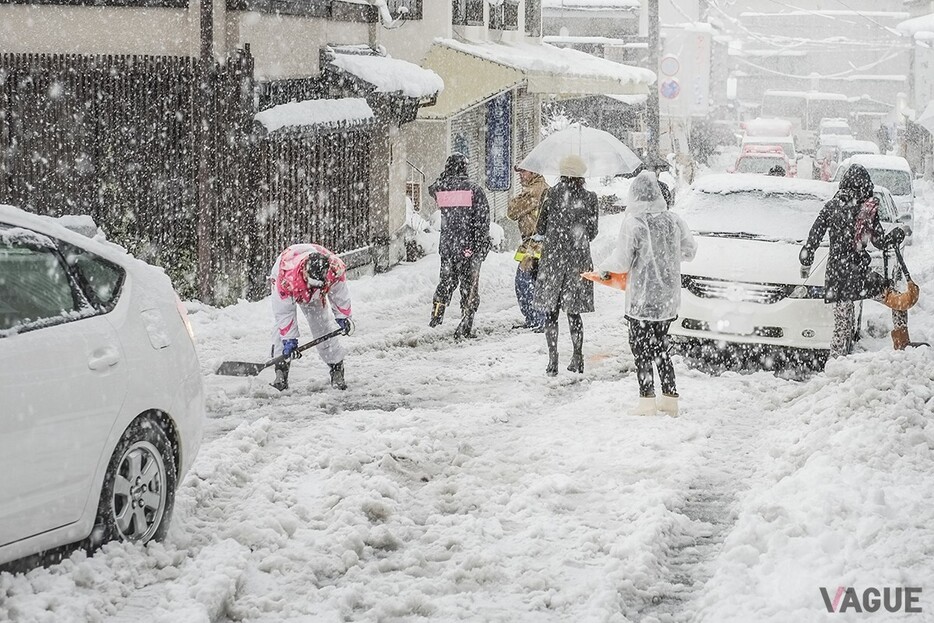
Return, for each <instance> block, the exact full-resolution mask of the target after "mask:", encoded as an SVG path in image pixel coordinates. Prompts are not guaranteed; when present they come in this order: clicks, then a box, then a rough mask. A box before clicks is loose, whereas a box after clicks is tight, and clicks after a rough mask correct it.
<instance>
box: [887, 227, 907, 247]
mask: <svg viewBox="0 0 934 623" xmlns="http://www.w3.org/2000/svg"><path fill="white" fill-rule="evenodd" d="M886 242H887V243H888V246H890V247H900V246H902V243H903V242H905V230H904V229H902V228H901V227H896V228H895V229H893V230H892V231H890V232H889V235H888V237H887V240H886Z"/></svg>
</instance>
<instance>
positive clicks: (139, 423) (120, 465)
mask: <svg viewBox="0 0 934 623" xmlns="http://www.w3.org/2000/svg"><path fill="white" fill-rule="evenodd" d="M177 479H178V467H177V466H176V464H175V454H174V453H173V452H172V445H171V442H170V441H169V438H168V436H167V435H166V433H165V431H164V430H163V428H162V426H161V425H160V424H159V423H158V422H156V421H155V420H153V419H150V418H147V417H140V418H137V419H136V420H134V422H133V423H132V424H130V426H129V428H127V429H126V431H125V432H124V433H123V436H122V437H121V438H120V441H119V442H118V443H117V447H116V448H114V452H113V455H111V457H110V462H109V463H108V465H107V472H106V474H105V476H104V483H103V486H102V487H101V497H100V502H99V504H98V509H97V518H96V520H95V522H94V531H93V532H92V534H91V538H90V546H91V549H95V548H97V547H99V546H100V545H102V544H104V543H106V542H108V541H115V540H119V541H134V542H138V543H147V542H149V541H152V540H156V541H161V540H162V539H164V538H165V535H166V532H168V529H169V522H170V520H171V518H172V510H173V508H174V507H175V488H176V484H177Z"/></svg>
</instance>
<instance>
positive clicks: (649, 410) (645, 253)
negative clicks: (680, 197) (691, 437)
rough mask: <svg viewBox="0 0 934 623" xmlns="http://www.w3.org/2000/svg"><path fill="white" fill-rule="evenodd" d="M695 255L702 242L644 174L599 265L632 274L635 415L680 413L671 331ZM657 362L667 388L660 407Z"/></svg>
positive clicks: (629, 299) (630, 318) (629, 294)
mask: <svg viewBox="0 0 934 623" xmlns="http://www.w3.org/2000/svg"><path fill="white" fill-rule="evenodd" d="M696 252H697V243H696V242H695V241H694V237H693V236H692V235H691V230H690V229H688V226H687V224H686V223H685V222H684V220H683V219H682V218H681V217H680V216H678V215H677V214H675V213H673V212H669V211H668V205H667V204H666V202H665V199H664V198H663V196H662V192H661V189H660V188H659V185H658V181H657V179H656V177H655V173H652V172H651V171H643V172H642V173H640V174H639V175H638V176H636V178H635V179H634V180H633V182H632V185H631V186H630V187H629V201H628V203H627V204H626V214H625V216H624V217H623V224H622V226H621V227H620V231H619V238H618V239H617V241H616V249H615V250H614V251H613V253H612V255H610V257H609V258H608V259H607V260H606V262H605V263H604V265H603V266H601V267H600V269H601V271H602V272H615V273H628V274H629V276H628V280H627V285H626V319H627V320H628V321H629V345H630V347H631V348H632V354H633V357H634V358H635V360H636V374H637V376H638V379H639V395H640V398H639V403H638V405H637V406H636V408H635V409H634V410H633V411H632V414H633V415H654V414H655V412H656V409H657V410H659V411H662V412H664V413H668V414H669V415H677V414H678V390H677V387H676V385H675V370H674V366H673V365H672V363H671V357H670V355H669V354H668V348H669V344H668V327H669V326H670V325H671V322H672V321H673V320H674V319H675V318H677V317H678V307H679V306H680V304H681V262H682V261H688V260H691V259H693V258H694V254H695V253H696ZM653 363H654V364H655V366H656V367H657V368H658V376H659V380H660V381H661V386H662V397H661V398H659V400H658V402H657V403H656V399H655V379H654V376H653V369H652V365H653Z"/></svg>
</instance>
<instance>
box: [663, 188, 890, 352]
mask: <svg viewBox="0 0 934 623" xmlns="http://www.w3.org/2000/svg"><path fill="white" fill-rule="evenodd" d="M835 192H836V186H835V185H833V184H830V183H827V182H819V181H812V180H801V179H794V178H783V177H767V176H761V175H739V174H734V175H710V176H706V177H702V178H700V179H698V180H697V181H695V183H694V185H693V187H692V188H691V190H690V191H689V192H688V193H686V196H685V197H684V198H683V200H682V201H681V202H679V203H678V205H677V206H676V210H677V211H678V212H679V213H680V214H681V216H682V217H684V219H685V221H687V223H688V225H689V226H690V227H691V229H692V230H694V233H695V237H696V240H697V256H696V257H695V258H694V260H692V261H690V262H686V263H684V264H683V265H682V278H681V284H682V290H681V309H680V313H679V317H678V319H677V320H676V321H675V322H674V323H672V326H671V329H670V334H671V335H672V336H674V337H675V339H676V340H681V341H688V340H700V341H712V342H714V343H715V344H741V345H742V344H746V345H764V346H768V347H785V348H795V349H808V350H810V351H814V352H815V353H816V352H819V351H825V350H827V349H829V348H830V338H831V335H832V333H833V314H832V312H831V307H832V306H830V305H827V304H825V303H824V269H825V264H826V261H827V251H828V249H827V246H826V242H825V244H824V245H823V246H821V247H820V248H819V249H818V250H817V253H816V256H815V260H814V264H813V266H812V270H811V272H810V275H809V276H808V277H807V278H802V277H801V274H800V264H799V261H798V253H799V252H800V250H801V246H802V245H803V244H804V241H805V240H806V239H807V235H808V232H809V231H810V228H811V225H812V224H813V222H814V219H815V218H816V217H817V214H818V212H820V209H821V208H822V207H823V205H824V204H825V203H826V202H827V200H829V199H830V198H831V197H833V194H834V193H835ZM880 205H883V207H882V208H881V209H880V220H883V221H885V226H886V227H887V228H892V227H895V226H896V224H895V223H894V222H893V219H894V214H892V210H891V203H890V202H889V203H887V204H885V203H884V201H883V204H880ZM878 259H879V262H880V270H881V255H880V256H879V258H878Z"/></svg>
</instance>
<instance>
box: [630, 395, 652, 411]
mask: <svg viewBox="0 0 934 623" xmlns="http://www.w3.org/2000/svg"><path fill="white" fill-rule="evenodd" d="M629 415H655V396H649V397H648V398H639V402H638V403H637V404H636V406H635V407H633V408H632V409H630V410H629Z"/></svg>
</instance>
